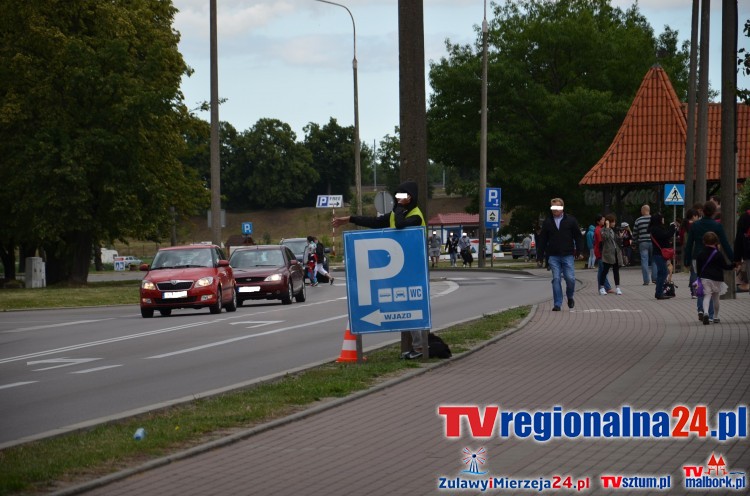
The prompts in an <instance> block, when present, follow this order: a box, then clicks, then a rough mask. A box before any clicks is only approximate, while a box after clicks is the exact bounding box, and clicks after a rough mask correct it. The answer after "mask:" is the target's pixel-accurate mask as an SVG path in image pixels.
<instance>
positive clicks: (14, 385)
mask: <svg viewBox="0 0 750 496" xmlns="http://www.w3.org/2000/svg"><path fill="white" fill-rule="evenodd" d="M35 382H39V381H26V382H14V383H12V384H0V389H10V388H14V387H19V386H25V385H27V384H34V383H35Z"/></svg>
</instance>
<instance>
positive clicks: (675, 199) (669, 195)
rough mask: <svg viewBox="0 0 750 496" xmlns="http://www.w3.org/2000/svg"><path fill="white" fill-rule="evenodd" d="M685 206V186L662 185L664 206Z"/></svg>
mask: <svg viewBox="0 0 750 496" xmlns="http://www.w3.org/2000/svg"><path fill="white" fill-rule="evenodd" d="M684 204H685V185H684V184H665V185H664V205H684Z"/></svg>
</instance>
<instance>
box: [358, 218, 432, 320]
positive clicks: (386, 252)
mask: <svg viewBox="0 0 750 496" xmlns="http://www.w3.org/2000/svg"><path fill="white" fill-rule="evenodd" d="M344 261H345V263H346V295H347V302H348V304H349V321H350V325H351V332H352V334H367V333H375V332H400V331H412V330H428V329H431V328H432V314H431V312H430V284H429V282H430V279H429V275H428V274H429V273H428V270H427V250H426V248H425V230H424V228H423V227H408V228H405V229H371V230H367V231H347V232H345V233H344Z"/></svg>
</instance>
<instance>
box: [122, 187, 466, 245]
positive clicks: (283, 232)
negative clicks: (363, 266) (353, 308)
mask: <svg viewBox="0 0 750 496" xmlns="http://www.w3.org/2000/svg"><path fill="white" fill-rule="evenodd" d="M469 203H470V200H469V199H468V198H462V197H453V196H451V197H447V196H437V197H436V198H432V199H430V200H429V203H428V209H429V212H428V215H429V216H430V217H432V216H434V215H436V214H439V213H453V212H465V211H466V210H465V208H466V206H467V205H469ZM334 213H335V215H336V216H341V215H348V214H349V209H348V207H347V208H345V209H344V208H342V209H335V210H333V209H328V208H325V209H324V208H314V207H306V208H291V209H274V210H255V211H250V212H243V213H233V212H227V214H226V227H225V228H223V229H222V234H223V236H224V241H225V242H226V240H227V239H229V237H230V236H232V235H241V234H242V223H243V222H252V223H253V234H252V237H253V240H254V241H255V242H256V243H257V244H262V243H278V242H279V240H281V239H282V238H298V237H306V236H308V235H310V234H312V235H316V236H318V237H321V238H323V239H326V238H330V237H331V235H332V231H331V218H332V215H333V214H334ZM374 214H375V211H374V209H373V208H372V207H370V211H368V209H365V215H374ZM178 232H179V234H178V238H179V239H178V242H179V243H199V242H201V241H209V240H210V239H211V230H210V229H209V228H208V225H207V221H206V216H205V215H204V216H200V217H193V218H191V219H190V221H189V222H186V223H185V224H183V225H182V226H180V228H179V230H178ZM337 234H338V232H337ZM168 245H169V240H168V239H167V240H165V242H164V243H163V244H162V245H161V246H168ZM159 247H160V246H158V245H155V244H154V243H150V242H140V241H132V242H131V243H130V244H129V245H124V244H122V243H117V244H116V245H115V249H116V250H117V251H118V253H119V254H120V255H134V256H138V257H151V256H153V255H154V253H156V250H158V249H159Z"/></svg>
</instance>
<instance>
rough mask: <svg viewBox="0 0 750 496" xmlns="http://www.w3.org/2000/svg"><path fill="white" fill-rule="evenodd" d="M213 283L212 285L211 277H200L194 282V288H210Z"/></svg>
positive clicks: (212, 279)
mask: <svg viewBox="0 0 750 496" xmlns="http://www.w3.org/2000/svg"><path fill="white" fill-rule="evenodd" d="M213 283H214V278H213V277H211V276H209V277H202V278H200V279H198V280H197V281H195V287H197V288H205V287H206V286H210V285H211V284H213Z"/></svg>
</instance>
